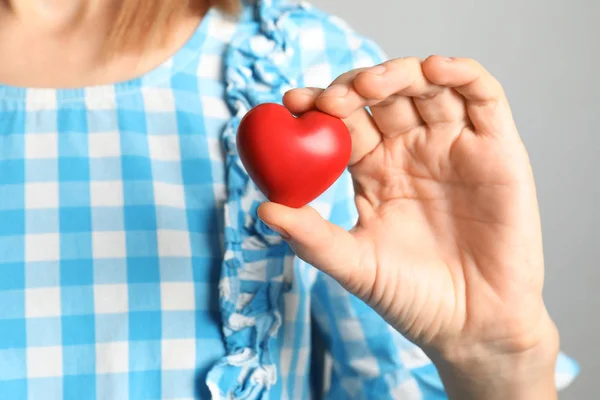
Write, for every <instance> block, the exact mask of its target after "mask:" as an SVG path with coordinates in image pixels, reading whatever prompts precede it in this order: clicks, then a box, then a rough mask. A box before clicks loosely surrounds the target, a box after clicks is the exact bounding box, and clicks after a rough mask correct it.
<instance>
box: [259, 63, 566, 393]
mask: <svg viewBox="0 0 600 400" xmlns="http://www.w3.org/2000/svg"><path fill="white" fill-rule="evenodd" d="M284 101H285V105H286V106H287V107H288V108H289V109H290V111H292V112H293V113H296V114H300V113H302V112H305V111H306V110H309V109H311V108H314V107H316V108H318V109H320V110H322V111H325V112H327V113H330V114H331V115H334V116H337V117H339V118H342V119H344V121H345V122H346V124H347V126H348V127H349V129H350V131H351V134H352V139H353V153H352V158H351V162H350V166H349V168H350V172H351V173H352V177H353V181H354V187H355V191H356V197H355V200H356V205H357V208H358V211H359V214H360V218H359V222H358V224H357V225H356V226H355V228H354V229H352V231H350V232H346V231H345V230H343V229H341V228H339V227H337V226H334V225H332V224H330V223H328V222H326V221H325V220H323V219H322V218H321V217H320V216H319V215H318V214H317V213H316V212H315V211H314V210H312V209H311V208H309V207H305V208H303V209H299V210H294V209H290V208H286V207H283V206H281V205H278V204H274V203H268V204H264V205H263V206H262V207H261V209H260V210H259V212H260V216H261V218H262V219H263V220H264V221H265V222H266V223H268V224H269V225H270V226H273V227H275V228H276V230H279V231H280V232H282V233H284V236H286V237H288V241H289V243H290V245H291V246H292V247H293V249H294V250H295V251H296V253H297V254H298V255H299V256H300V257H301V258H303V259H304V260H306V261H307V262H309V263H312V264H313V265H315V266H316V267H317V268H319V269H321V270H322V271H324V272H325V273H327V274H329V275H331V276H332V277H334V278H335V279H336V280H338V281H339V282H340V283H341V284H342V285H343V286H344V287H346V288H347V289H348V290H349V291H350V292H352V293H354V294H356V295H357V296H359V297H360V298H361V299H363V300H364V301H365V302H367V303H368V304H369V305H370V306H372V307H373V308H374V309H375V310H376V311H377V312H378V313H379V314H381V315H382V316H383V317H384V318H385V319H386V320H387V321H388V322H389V323H390V324H392V325H393V326H394V327H395V328H396V329H397V330H398V331H400V332H401V333H403V334H405V335H406V336H407V337H408V338H410V339H411V340H413V341H414V342H416V343H417V344H419V345H420V346H422V347H423V348H424V349H425V351H426V352H427V353H428V354H429V355H430V356H431V358H432V359H433V360H434V362H435V363H436V365H437V366H438V369H439V370H440V373H441V375H442V378H443V379H444V383H445V384H446V387H447V388H448V391H449V392H450V394H451V395H452V396H453V397H454V398H460V399H469V398H473V399H486V400H489V399H496V398H498V399H506V398H511V399H519V398H526V399H536V398H539V399H551V398H552V397H554V396H556V393H555V390H554V388H553V386H554V384H553V379H552V377H553V375H552V374H553V368H554V363H555V360H556V354H557V347H558V334H557V332H556V328H555V326H554V324H553V323H552V321H551V319H550V317H549V316H548V313H547V312H546V308H545V306H544V302H543V299H542V286H543V275H544V261H543V252H542V236H541V229H540V218H539V212H538V205H537V200H536V190H535V184H534V179H533V174H532V170H531V167H530V164H529V160H528V156H527V152H526V150H525V148H524V146H523V143H522V142H521V140H520V138H519V134H518V132H517V128H516V126H515V124H514V122H513V118H512V115H511V111H510V107H509V104H508V101H507V99H506V97H505V95H504V92H503V90H502V87H501V86H500V84H499V83H498V82H497V81H496V80H495V79H494V78H493V77H492V76H491V75H490V74H489V73H488V72H487V71H486V70H485V69H484V68H483V67H482V66H480V65H479V64H478V63H477V62H475V61H473V60H470V59H449V58H444V57H430V58H428V59H427V60H425V61H421V60H419V59H415V58H405V59H397V60H391V61H388V62H386V63H384V64H382V65H380V66H376V67H373V68H371V69H366V70H355V71H351V72H348V73H346V74H344V75H342V76H340V77H339V78H338V79H337V80H336V81H335V82H333V84H332V85H331V86H330V87H329V88H328V89H327V90H326V91H324V92H323V90H321V89H316V88H306V89H298V90H294V91H291V92H289V93H288V94H287V95H286V97H285V99H284ZM365 106H369V107H370V108H371V110H372V114H373V116H372V117H371V116H370V115H369V113H368V112H367V111H366V110H365ZM520 381H522V383H520ZM477 382H480V383H479V384H478V383H477ZM481 383H483V384H481ZM507 383H508V385H507ZM521 386H522V387H521Z"/></svg>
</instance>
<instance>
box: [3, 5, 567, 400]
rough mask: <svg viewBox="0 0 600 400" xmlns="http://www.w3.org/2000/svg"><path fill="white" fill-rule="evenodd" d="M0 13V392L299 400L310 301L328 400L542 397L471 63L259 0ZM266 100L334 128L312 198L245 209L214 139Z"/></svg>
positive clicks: (539, 303) (516, 203) (533, 313)
mask: <svg viewBox="0 0 600 400" xmlns="http://www.w3.org/2000/svg"><path fill="white" fill-rule="evenodd" d="M213 3H214V4H213ZM0 5H1V8H0V59H1V60H2V62H1V63H0V82H2V85H0V135H1V136H0V138H1V140H2V145H1V147H0V192H1V193H2V196H0V222H1V224H0V304H2V306H1V307H0V398H6V399H11V400H13V399H45V400H49V399H63V398H64V399H78V400H80V399H158V398H161V399H176V398H177V399H183V398H185V399H188V398H210V397H212V398H215V399H259V398H261V399H286V398H289V399H300V398H308V397H309V396H310V387H309V380H308V375H309V374H308V372H309V371H308V366H309V354H310V349H311V343H310V320H311V318H312V317H314V319H315V320H316V321H317V323H318V325H319V330H320V331H322V332H323V334H324V338H325V342H326V343H327V345H328V346H329V350H330V352H331V354H332V356H333V359H334V364H333V372H332V381H331V388H330V390H329V393H328V396H329V397H330V398H332V399H341V398H367V399H372V398H377V399H385V398H399V399H417V398H425V399H438V398H446V396H449V397H450V398H453V399H486V400H493V399H507V398H510V399H521V398H522V399H528V400H529V399H544V400H546V399H551V398H555V397H556V389H555V372H556V371H558V373H559V374H560V375H558V376H561V377H562V381H563V382H562V383H566V382H567V381H569V380H570V379H571V378H572V377H573V375H574V374H575V368H576V367H575V365H574V364H573V363H572V362H570V361H569V360H568V359H566V358H564V357H560V358H559V363H558V367H556V368H555V366H556V361H557V356H558V354H559V345H558V334H557V330H556V327H555V326H554V324H553V322H552V320H551V319H550V317H549V316H548V313H547V312H546V309H545V306H544V303H543V299H542V294H541V291H542V280H543V259H542V242H541V234H540V226H539V217H538V208H537V203H536V198H535V188H534V183H533V178H532V174H531V169H530V166H529V162H528V159H527V154H526V152H525V149H524V147H523V145H522V143H521V141H520V139H519V136H518V133H517V130H516V128H515V126H514V123H513V120H512V117H511V115H510V109H509V106H508V102H507V100H506V98H505V97H504V95H503V92H502V89H501V87H500V85H499V84H498V83H497V82H496V81H495V80H494V79H493V78H492V77H491V76H490V75H489V74H488V73H487V72H486V71H485V70H484V69H483V68H482V67H481V66H479V65H478V64H477V63H475V62H474V61H472V60H466V59H446V58H442V57H431V58H429V59H427V60H426V61H424V62H422V61H421V60H417V59H413V58H406V59H396V60H390V61H387V62H386V61H385V58H384V56H383V55H382V53H381V51H380V50H379V49H378V48H377V47H376V46H375V45H374V44H373V43H371V42H370V41H369V40H367V39H365V38H363V37H361V36H359V35H357V34H356V33H354V32H352V31H351V30H350V29H349V28H348V27H347V26H345V25H344V24H343V23H341V22H340V21H339V20H337V19H335V18H332V17H330V16H328V15H326V14H324V13H322V12H320V11H318V10H316V9H314V8H312V7H310V6H307V5H302V6H294V5H289V4H286V3H283V2H278V1H274V0H270V1H268V0H263V1H258V2H256V3H254V4H244V5H241V4H238V3H237V1H235V0H225V1H215V2H210V3H209V2H208V1H203V0H195V1H190V2H189V3H188V2H183V3H181V4H180V3H179V2H176V1H166V0H162V1H161V0H155V1H151V2H141V1H138V2H136V1H134V0H129V1H124V2H117V1H114V2H101V1H97V2H96V1H83V0H63V1H60V2H46V1H43V0H7V1H6V0H5V1H4V2H0ZM213 6H217V7H218V8H214V7H213ZM165 60H166V61H165ZM373 66H374V67H373ZM369 67H372V68H369ZM365 68H368V69H365ZM348 71H349V72H348ZM336 77H337V78H336ZM332 81H333V84H331V85H330V83H331V82H332ZM115 82H117V83H115ZM323 87H328V88H329V89H328V90H327V91H325V92H323V90H322V89H319V88H323ZM294 88H298V89H294ZM291 89H294V90H291ZM290 90H291V91H290ZM284 94H285V97H283V96H284ZM282 98H283V103H284V104H285V106H286V107H288V109H289V110H290V111H291V112H293V113H295V114H301V113H302V112H304V111H307V110H310V109H313V108H318V109H320V110H322V111H324V112H326V113H329V114H331V115H334V116H336V117H340V118H343V119H344V121H345V122H346V124H347V125H348V127H349V129H350V131H351V134H352V138H353V151H352V158H351V161H350V166H349V172H348V173H346V174H345V175H344V176H343V177H342V178H340V180H339V181H338V182H337V183H336V184H335V185H334V186H333V187H332V188H331V189H330V190H328V191H327V192H326V193H325V194H323V195H322V196H321V197H320V198H319V199H317V200H316V201H315V202H314V203H313V204H312V208H309V207H307V208H303V209H300V210H292V209H288V208H285V207H283V206H280V205H276V204H272V203H265V199H264V197H263V196H262V195H261V194H260V193H259V191H258V190H257V189H256V187H255V186H254V185H253V184H252V182H251V181H250V180H249V179H248V176H247V175H246V173H245V171H244V169H243V168H242V166H241V164H240V161H239V157H238V155H237V152H236V146H235V134H236V129H237V126H238V124H239V121H240V118H241V117H242V116H243V115H244V114H245V113H246V112H247V111H248V110H249V109H250V108H251V107H253V106H256V105H258V104H260V103H263V102H269V101H271V102H273V101H274V102H280V101H281V100H282ZM365 106H369V107H370V110H371V112H372V115H370V114H369V113H368V112H367V111H366V109H365ZM353 190H354V191H355V192H356V195H354V192H353ZM263 203H264V204H263ZM259 206H260V207H259ZM315 210H316V211H315ZM357 211H358V213H357ZM259 215H260V217H259ZM357 217H358V218H359V219H358V223H357V224H356V226H355V227H354V228H352V227H353V226H354V225H355V222H356V221H357ZM351 228H352V230H351V231H350V232H348V231H347V229H351ZM296 254H297V256H296ZM312 266H315V267H316V268H318V269H319V270H320V271H319V272H317V269H314V268H313V267H312ZM369 306H370V307H372V308H370V307H369ZM399 332H401V333H402V334H403V335H401V334H400V333H399ZM413 342H414V343H415V344H416V345H418V346H419V347H417V346H416V345H415V344H412V343H413ZM421 349H423V350H421ZM436 371H439V376H438V374H437V372H436ZM442 382H443V386H442ZM444 387H445V390H444ZM446 392H447V394H445V393H446Z"/></svg>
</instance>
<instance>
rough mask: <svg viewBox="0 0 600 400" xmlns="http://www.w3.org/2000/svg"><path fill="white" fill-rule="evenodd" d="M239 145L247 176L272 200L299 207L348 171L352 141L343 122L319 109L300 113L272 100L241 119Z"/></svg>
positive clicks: (238, 135) (317, 195)
mask: <svg viewBox="0 0 600 400" xmlns="http://www.w3.org/2000/svg"><path fill="white" fill-rule="evenodd" d="M237 148H238V153H239V155H240V159H241V160H242V163H243V164H244V167H245V168H246V170H247V171H248V175H249V176H250V178H251V179H252V180H253V181H254V183H255V184H256V186H258V188H259V189H260V190H261V191H262V192H263V194H264V195H265V196H266V197H267V198H268V199H269V200H271V201H272V202H275V203H279V204H283V205H286V206H288V207H294V208H299V207H302V206H304V205H306V204H308V203H310V202H311V201H312V200H314V199H316V198H317V197H319V196H320V195H321V194H322V193H323V192H325V191H326V190H327V189H328V188H329V187H330V186H331V185H333V183H334V182H335V181H336V180H337V179H338V178H339V177H340V175H341V174H342V173H343V172H344V169H345V168H346V166H347V165H348V161H349V160H350V152H351V150H352V142H351V139H350V133H349V132H348V128H347V127H346V125H345V124H344V122H343V121H342V120H341V119H339V118H336V117H333V116H331V115H329V114H325V113H323V112H320V111H309V112H307V113H305V114H303V115H301V116H299V117H295V116H294V115H292V114H291V113H290V112H289V111H288V109H286V108H285V107H283V106H281V105H279V104H273V103H265V104H261V105H259V106H257V107H255V108H253V109H252V110H250V111H249V112H248V113H247V114H246V116H245V117H244V118H243V119H242V121H241V123H240V126H239V129H238V133H237Z"/></svg>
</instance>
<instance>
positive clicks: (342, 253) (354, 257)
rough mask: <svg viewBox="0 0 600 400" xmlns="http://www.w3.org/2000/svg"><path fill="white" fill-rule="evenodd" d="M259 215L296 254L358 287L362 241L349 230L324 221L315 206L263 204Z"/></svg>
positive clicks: (346, 284)
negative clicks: (297, 206)
mask: <svg viewBox="0 0 600 400" xmlns="http://www.w3.org/2000/svg"><path fill="white" fill-rule="evenodd" d="M258 215H259V217H260V219H262V220H263V222H264V223H265V224H267V225H268V226H270V227H271V229H273V230H274V231H275V232H277V233H279V234H280V235H281V237H282V238H283V239H285V240H286V241H287V242H288V243H289V245H290V247H291V248H292V249H293V250H294V252H295V253H296V255H298V257H300V258H301V259H302V260H304V261H306V262H307V263H309V264H312V265H313V266H315V267H316V268H318V269H320V270H321V271H323V272H324V273H326V274H327V275H330V276H331V277H333V278H334V279H335V280H337V281H338V282H340V283H341V284H342V285H343V286H346V287H348V288H349V289H350V287H353V286H355V285H356V284H357V283H358V282H353V280H355V279H356V275H357V274H356V272H357V271H358V270H359V265H360V258H361V257H360V249H359V246H358V244H359V243H358V240H357V239H356V238H355V237H354V236H353V235H352V234H351V233H350V232H348V231H346V230H345V229H343V228H341V227H339V226H337V225H334V224H332V223H331V222H329V221H326V220H325V219H323V218H322V217H321V216H320V215H319V213H318V212H317V211H316V210H315V209H313V208H311V207H308V206H306V207H303V208H299V209H296V208H289V207H286V206H283V205H280V204H276V203H263V204H262V205H261V206H260V207H259V209H258Z"/></svg>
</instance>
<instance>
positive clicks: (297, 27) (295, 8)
mask: <svg viewBox="0 0 600 400" xmlns="http://www.w3.org/2000/svg"><path fill="white" fill-rule="evenodd" d="M241 22H242V24H241V25H242V26H241V28H240V29H239V31H240V32H247V31H248V26H247V25H253V24H256V26H257V27H258V29H259V30H260V33H262V34H264V35H265V36H267V37H268V39H270V40H274V41H276V42H280V44H282V45H283V46H284V47H285V50H286V53H287V54H286V55H287V56H288V57H287V59H288V62H290V63H293V66H292V67H293V68H296V70H297V71H298V72H299V73H301V75H302V76H303V77H304V82H299V83H304V84H305V85H306V86H323V85H327V84H328V83H330V82H331V80H332V79H334V78H335V77H336V76H337V75H339V74H341V73H344V72H346V71H348V70H351V69H354V68H362V67H368V66H371V65H374V64H378V63H380V62H382V61H383V60H385V58H386V56H385V54H384V52H383V51H382V49H381V48H380V47H379V46H378V45H377V44H376V43H375V42H374V41H373V40H372V39H371V38H369V37H367V36H365V35H364V34H362V33H361V32H359V31H358V30H356V29H354V28H353V27H352V26H351V25H350V24H348V23H347V22H346V21H345V20H344V19H342V18H340V17H339V16H336V15H333V14H330V13H328V12H326V11H324V10H322V9H320V8H318V7H316V6H314V5H312V4H311V3H308V2H300V3H298V2H292V1H287V0H255V1H250V2H246V3H245V7H244V10H243V14H242V16H241ZM244 22H245V23H246V24H244ZM250 29H251V28H250ZM281 42H285V43H281ZM255 44H256V45H257V46H260V44H261V43H260V40H256V41H255ZM328 80H329V82H328Z"/></svg>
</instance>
